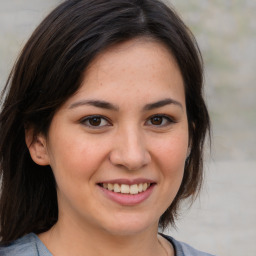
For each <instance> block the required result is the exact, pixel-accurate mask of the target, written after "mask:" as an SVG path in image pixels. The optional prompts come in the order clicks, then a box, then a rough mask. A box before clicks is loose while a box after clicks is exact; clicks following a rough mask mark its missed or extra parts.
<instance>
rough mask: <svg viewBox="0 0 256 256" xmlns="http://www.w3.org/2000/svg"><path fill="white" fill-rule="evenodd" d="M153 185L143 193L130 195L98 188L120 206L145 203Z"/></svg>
mask: <svg viewBox="0 0 256 256" xmlns="http://www.w3.org/2000/svg"><path fill="white" fill-rule="evenodd" d="M154 186H155V185H154V184H152V185H151V186H150V187H149V188H148V189H147V190H146V191H143V192H141V193H138V194H135V195H131V194H122V193H115V192H113V191H110V190H108V189H105V188H103V187H100V186H99V188H100V189H101V190H102V191H103V193H104V194H105V195H106V196H107V197H108V198H109V199H111V200H112V201H114V202H116V203H118V204H120V205H127V206H132V205H137V204H140V203H142V202H143V201H145V200H146V199H147V198H148V197H149V196H150V195H151V194H152V192H153V189H154Z"/></svg>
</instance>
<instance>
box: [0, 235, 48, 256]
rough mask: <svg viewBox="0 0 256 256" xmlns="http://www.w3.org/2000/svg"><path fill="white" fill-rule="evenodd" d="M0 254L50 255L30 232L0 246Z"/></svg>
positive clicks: (11, 255)
mask: <svg viewBox="0 0 256 256" xmlns="http://www.w3.org/2000/svg"><path fill="white" fill-rule="evenodd" d="M0 255H1V256H51V254H50V253H49V251H48V250H47V248H46V247H45V246H44V245H43V243H42V242H41V241H40V240H39V238H38V237H37V236H36V235H35V234H33V233H30V234H28V235H25V236H24V237H21V238H19V239H17V240H15V241H14V242H12V243H10V244H8V245H7V246H0Z"/></svg>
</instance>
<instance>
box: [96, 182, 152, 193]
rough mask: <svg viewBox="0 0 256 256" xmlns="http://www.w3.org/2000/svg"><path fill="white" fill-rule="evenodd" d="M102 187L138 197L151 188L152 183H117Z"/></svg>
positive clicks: (105, 184)
mask: <svg viewBox="0 0 256 256" xmlns="http://www.w3.org/2000/svg"><path fill="white" fill-rule="evenodd" d="M100 186H101V187H103V188H105V189H107V190H109V191H113V192H115V193H120V194H131V195H136V194H139V193H141V192H144V191H146V190H147V189H148V188H149V187H150V183H139V184H132V185H128V184H117V183H114V184H113V183H101V184H100Z"/></svg>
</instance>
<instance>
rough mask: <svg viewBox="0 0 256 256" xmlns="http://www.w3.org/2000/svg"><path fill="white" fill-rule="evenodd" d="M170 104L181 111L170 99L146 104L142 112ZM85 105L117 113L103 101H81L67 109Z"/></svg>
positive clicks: (110, 104) (113, 106) (115, 108)
mask: <svg viewBox="0 0 256 256" xmlns="http://www.w3.org/2000/svg"><path fill="white" fill-rule="evenodd" d="M170 104H174V105H177V106H179V107H180V108H181V109H182V110H183V106H182V104H181V103H180V102H178V101H176V100H174V99H171V98H167V99H163V100H159V101H157V102H153V103H149V104H146V105H145V106H144V107H143V111H148V110H153V109H156V108H161V107H164V106H166V105H170ZM85 105H87V106H94V107H97V108H104V109H109V110H115V111H119V107H118V106H116V105H114V104H112V103H109V102H107V101H104V100H81V101H77V102H75V103H73V104H71V105H70V106H69V109H73V108H76V107H80V106H85Z"/></svg>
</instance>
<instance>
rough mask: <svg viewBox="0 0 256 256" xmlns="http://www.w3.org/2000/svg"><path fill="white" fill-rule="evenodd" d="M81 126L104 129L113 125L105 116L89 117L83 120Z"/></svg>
mask: <svg viewBox="0 0 256 256" xmlns="http://www.w3.org/2000/svg"><path fill="white" fill-rule="evenodd" d="M80 122H81V124H83V125H85V126H87V127H89V128H92V129H93V128H95V129H96V128H98V129H99V128H103V127H106V126H110V125H111V123H110V122H109V121H108V119H107V118H105V117H103V116H97V115H95V116H87V117H86V118H83V119H82V120H81V121H80Z"/></svg>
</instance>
